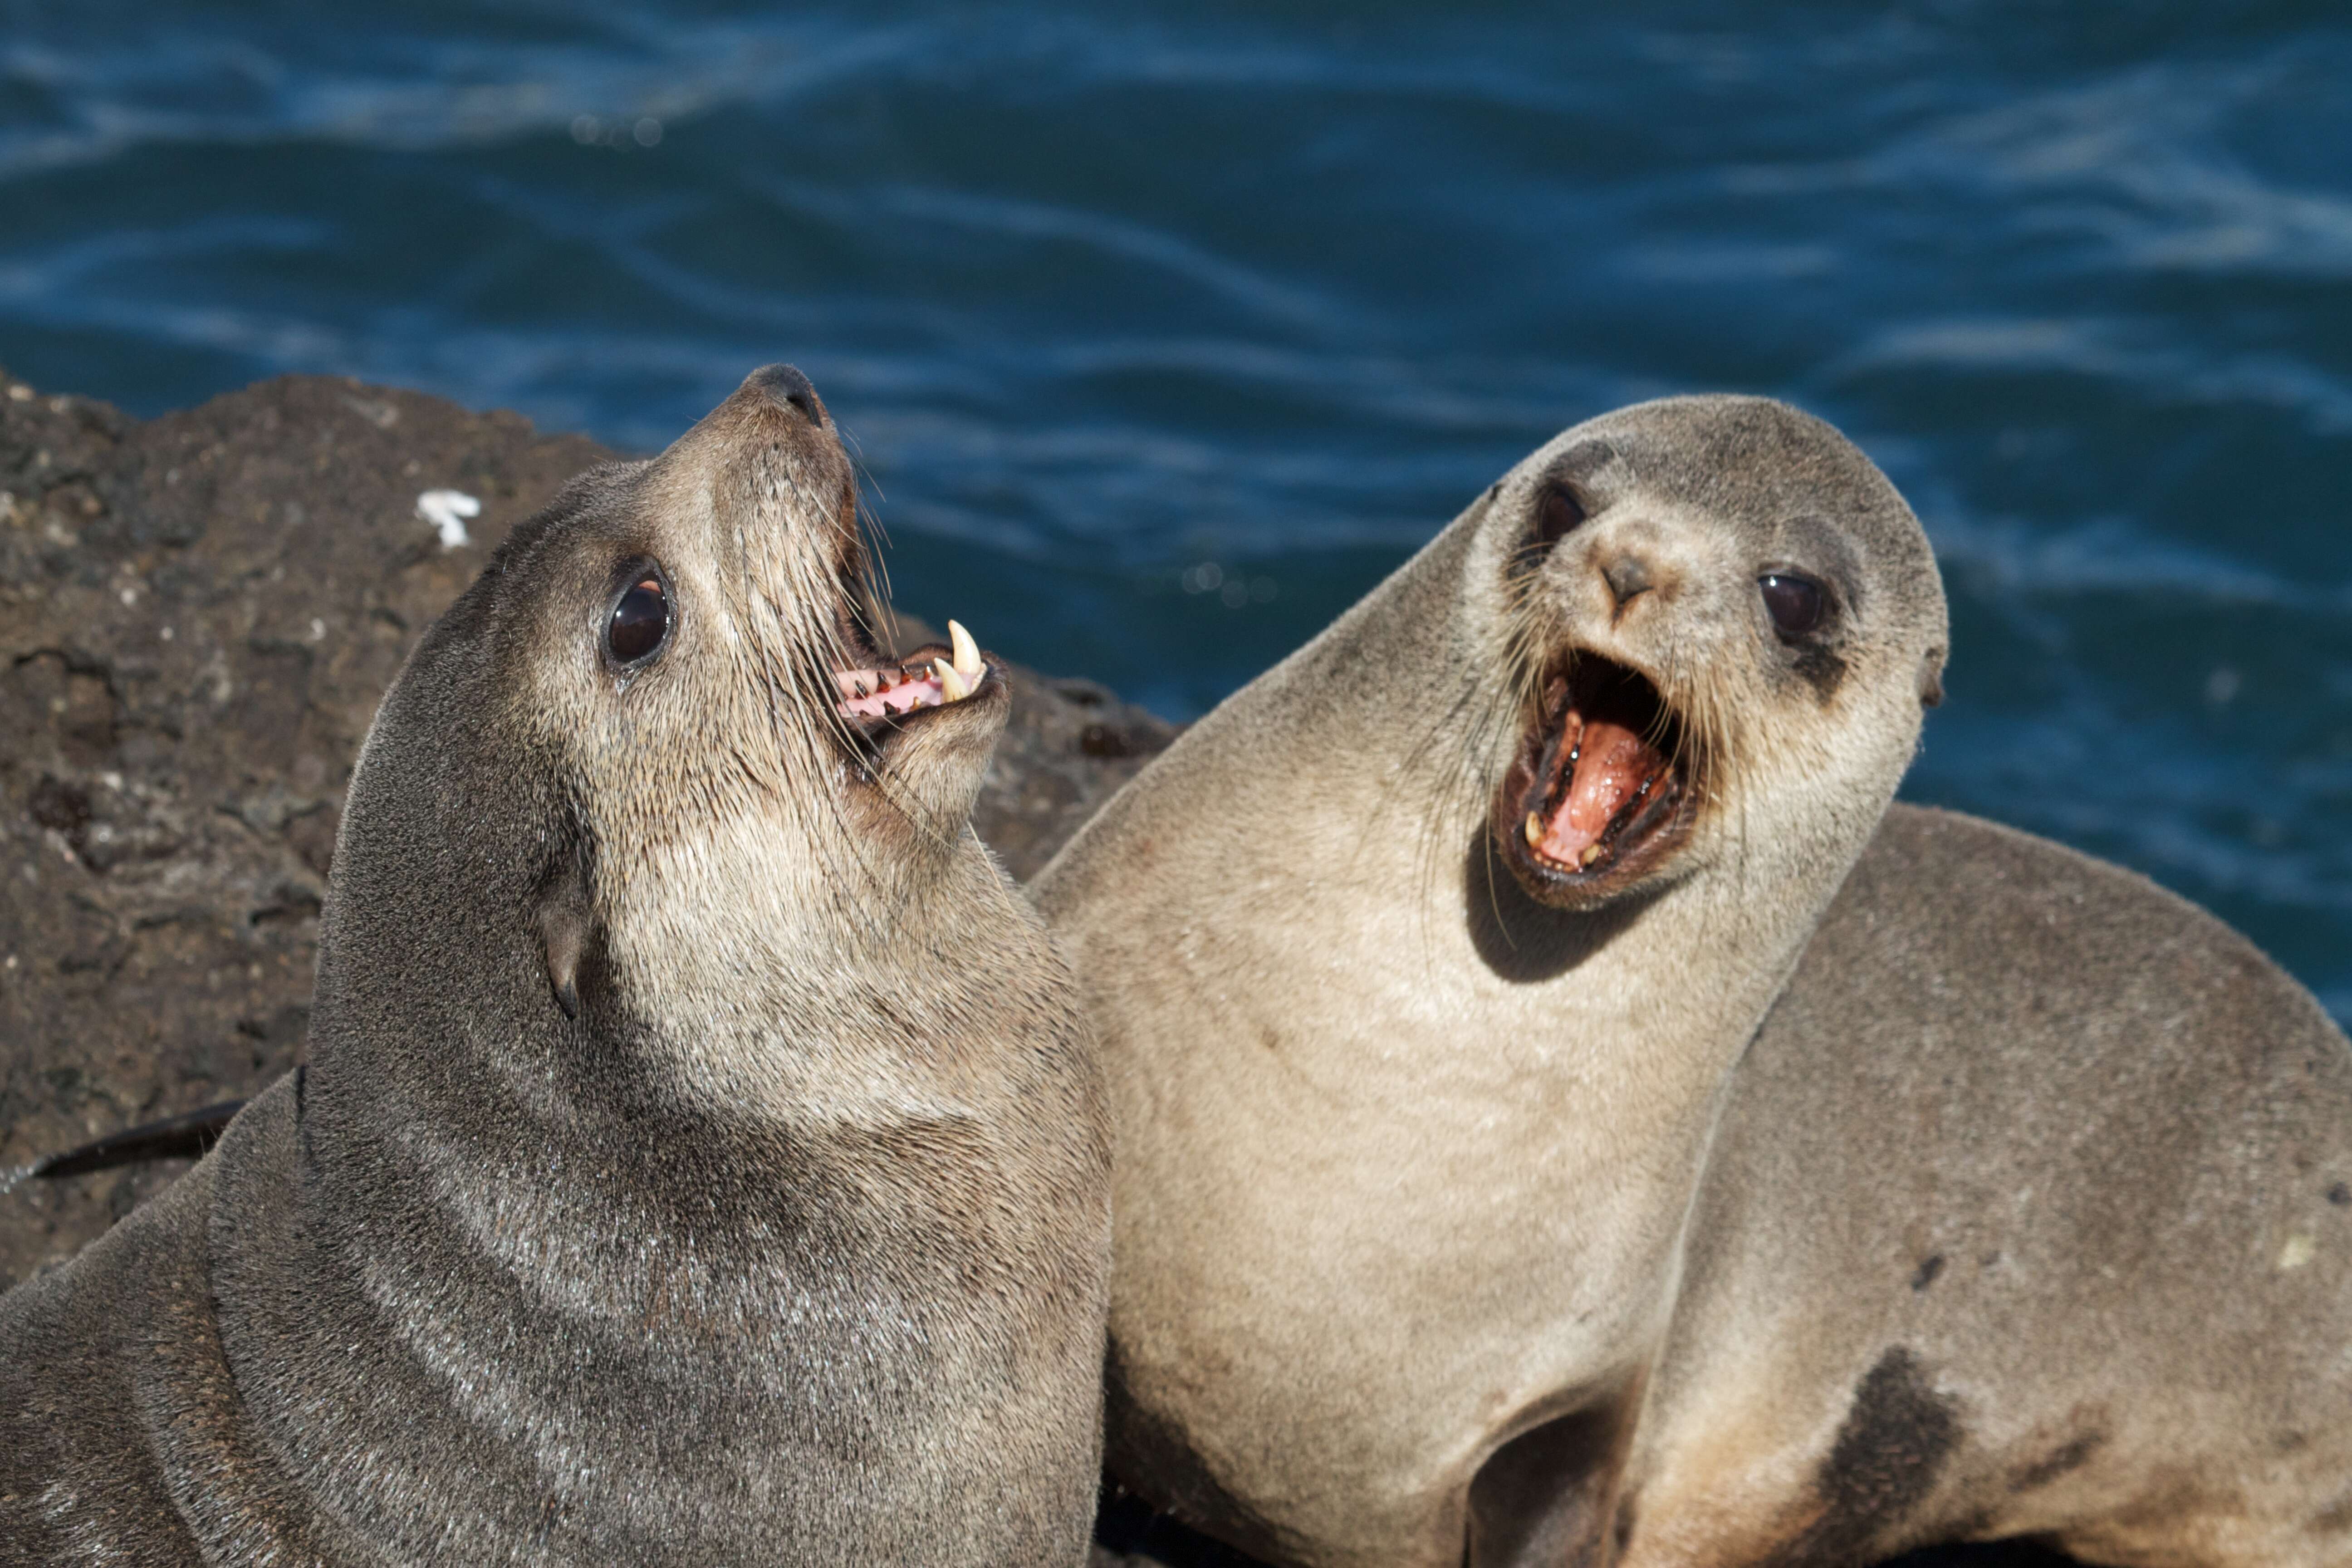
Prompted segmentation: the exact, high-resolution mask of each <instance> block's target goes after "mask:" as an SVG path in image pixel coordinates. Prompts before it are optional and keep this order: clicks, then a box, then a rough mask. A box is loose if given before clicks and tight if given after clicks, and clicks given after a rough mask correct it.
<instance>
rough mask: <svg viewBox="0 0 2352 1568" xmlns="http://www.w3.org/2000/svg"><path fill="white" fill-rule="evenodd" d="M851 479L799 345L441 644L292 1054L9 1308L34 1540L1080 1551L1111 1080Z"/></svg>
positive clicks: (415, 700)
mask: <svg viewBox="0 0 2352 1568" xmlns="http://www.w3.org/2000/svg"><path fill="white" fill-rule="evenodd" d="M855 504H856V484H855V479H854V476H853V472H852V469H851V467H850V465H849V462H848V460H847V458H845V455H844V453H843V451H842V448H841V445H840V442H839V440H838V438H837V436H836V434H835V430H834V427H833V425H832V422H831V420H830V418H829V417H828V416H826V414H825V413H824V407H823V405H822V404H821V403H820V402H819V401H818V400H817V398H816V395H815V394H814V391H813V390H812V389H811V388H810V387H809V384H808V383H807V381H806V379H805V378H804V377H802V376H801V375H800V374H799V373H798V372H796V371H793V370H791V369H790V368H789V367H785V366H777V367H772V368H771V369H770V370H767V371H762V372H760V373H756V374H754V375H753V376H752V377H751V378H750V379H749V380H748V381H747V382H746V383H745V384H744V385H743V387H742V389H741V390H740V392H738V393H737V394H736V395H734V396H732V397H730V399H729V400H728V401H727V402H726V403H725V404H723V405H720V406H719V408H718V409H717V410H716V411H715V412H714V413H712V414H711V415H710V416H709V417H708V418H707V419H705V420H704V421H703V422H702V423H701V424H699V425H698V426H696V427H695V428H694V429H693V430H691V431H689V432H688V434H687V435H686V436H684V437H681V438H680V439H679V441H678V442H677V444H676V445H675V446H673V447H671V448H670V449H669V450H668V451H667V452H666V453H664V454H663V455H662V456H661V457H659V458H655V459H653V460H651V461H649V462H645V463H638V464H629V465H619V466H615V467H612V468H603V469H598V470H594V471H592V472H591V473H589V474H587V475H584V476H583V477H582V478H581V479H578V480H575V481H574V482H573V484H572V486H571V487H569V488H568V489H566V490H565V492H564V493H563V495H562V497H561V498H560V499H559V500H557V501H556V502H555V503H554V504H553V505H552V506H551V508H550V509H549V510H547V511H546V512H544V513H542V514H541V516H539V517H538V518H536V519H534V520H532V521H530V522H526V523H524V524H522V525H520V527H518V529H517V530H516V531H515V533H514V535H513V536H512V537H511V538H510V539H509V541H508V542H507V543H506V545H505V546H504V547H503V548H502V549H501V551H500V552H499V555H498V557H497V559H496V560H495V561H494V562H493V563H492V564H491V565H490V566H489V568H488V570H487V571H486V572H485V573H484V574H483V575H482V577H481V578H480V579H479V580H478V582H477V583H476V584H474V586H473V587H472V588H471V589H470V590H469V591H468V592H467V594H466V595H464V596H463V597H462V598H460V599H459V601H458V602H457V605H456V606H455V607H454V608H452V609H451V611H450V612H449V613H448V615H447V616H445V617H444V618H443V619H442V620H441V621H440V622H439V623H437V624H436V626H435V627H434V628H433V629H432V630H431V631H430V632H429V633H428V634H427V635H426V636H425V638H424V640H423V641H422V643H421V644H420V646H419V647H418V648H417V650H416V652H415V655H414V656H413V657H412V658H411V659H410V660H409V663H408V665H407V666H406V668H405V669H404V672H403V673H402V675H401V677H400V678H399V679H398V680H397V681H396V682H395V683H394V687H393V689H392V690H391V691H390V692H389V693H388V694H387V695H386V697H385V699H384V701H383V707H382V708H381V710H379V713H378V716H377V719H376V721H375V723H374V725H373V728H372V730H371V731H370V733H369V738H368V740H367V742H366V744H365V745H364V747H363V748H362V755H361V759H360V762H359V763H358V767H357V770H356V773H355V775H354V778H353V781H352V788H351V792H350V796H349V805H348V807H347V810H346V814H345V816H344V819H343V826H342V830H341V839H340V841H339V843H338V847H337V851H336V855H335V860H334V868H333V873H332V882H331V893H330V896H329V899H328V902H327V908H326V910H325V913H324V916H323V919H322V926H321V937H320V966H319V978H318V987H317V993H316V1001H315V1005H314V1011H313V1015H312V1021H311V1034H310V1044H309V1051H308V1060H307V1064H306V1066H305V1067H304V1068H302V1069H301V1070H300V1071H299V1072H298V1073H297V1074H296V1075H295V1076H294V1077H293V1078H292V1079H288V1080H283V1081H281V1082H280V1083H279V1084H278V1085H277V1086H275V1087H274V1088H273V1089H270V1090H269V1091H268V1092H267V1093H266V1094H264V1095H263V1096H261V1097H260V1098H259V1099H258V1100H256V1101H255V1102H254V1103H253V1104H252V1105H251V1106H249V1107H248V1108H247V1110H245V1112H244V1113H243V1114H241V1115H240V1116H239V1117H238V1119H237V1120H236V1122H235V1123H234V1124H233V1125H232V1126H231V1127H230V1129H229V1130H228V1131H227V1133H226V1136H225V1137H224V1139H223V1140H222V1142H220V1144H219V1145H218V1146H217V1147H216V1148H215V1150H214V1151H213V1152H212V1153H211V1154H210V1155H209V1156H207V1157H206V1159H205V1161H204V1162H203V1163H200V1164H199V1165H198V1166H197V1167H196V1168H195V1170H194V1172H193V1173H191V1174H190V1175H189V1176H188V1177H187V1178H186V1179H184V1180H183V1181H182V1182H180V1183H179V1184H176V1185H175V1186H173V1188H172V1189H170V1190H169V1191H168V1192H167V1193H166V1194H164V1195H163V1197H162V1198H160V1199H159V1200H158V1201H157V1202H155V1203H154V1204H152V1205H149V1206H148V1207H147V1208H144V1209H142V1210H141V1211H140V1212H138V1213H137V1214H135V1215H132V1216H131V1218H129V1219H127V1220H126V1221H124V1222H123V1223H122V1224H121V1226H117V1227H116V1228H115V1229H114V1230H113V1231H112V1232H110V1234H109V1235H108V1236H106V1237H104V1238H103V1239H102V1240H101V1241H100V1242H99V1243H98V1244H96V1245H95V1246H93V1247H91V1248H90V1249H89V1250H88V1251H87V1252H85V1253H84V1254H82V1255H81V1256H80V1257H79V1258H77V1259H76V1260H75V1261H74V1262H73V1263H71V1264H70V1265H68V1267H66V1268H63V1269H60V1270H58V1272H56V1273H54V1274H52V1275H49V1276H47V1277H44V1278H42V1279H37V1280H35V1281H32V1282H31V1283H29V1284H27V1285H26V1286H24V1287H22V1288H20V1289H17V1290H16V1291H15V1292H13V1293H11V1294H10V1295H9V1296H7V1297H6V1298H5V1300H0V1539H5V1541H6V1542H8V1544H9V1548H10V1550H11V1552H15V1553H17V1554H19V1555H17V1556H14V1557H12V1558H11V1561H26V1560H29V1561H33V1562H48V1561H57V1562H84V1561H90V1562H96V1561H126V1562H138V1563H196V1562H205V1563H255V1562H289V1563H293V1562H299V1563H312V1562H318V1563H372V1564H373V1563H453V1562H463V1563H575V1562H604V1563H845V1562H887V1563H960V1564H983V1563H988V1564H993V1563H1039V1564H1045V1563H1061V1564H1072V1563H1079V1562H1082V1561H1083V1560H1084V1559H1085V1556H1086V1552H1087V1531H1088V1524H1089V1521H1090V1520H1091V1517H1092V1513H1093V1500H1094V1494H1095V1483H1096V1478H1097V1473H1098V1452H1099V1444H1098V1437H1097V1421H1098V1407H1099V1399H1100V1395H1099V1387H1100V1367H1101V1344H1102V1341H1101V1332H1102V1311H1103V1306H1104V1294H1105V1273H1106V1269H1107V1267H1108V1212H1107V1205H1106V1198H1107V1194H1108V1172H1107V1169H1106V1161H1107V1152H1108V1134H1107V1108H1106V1106H1105V1104H1104V1102H1103V1099H1102V1094H1101V1089H1100V1087H1099V1083H1098V1079H1097V1072H1096V1068H1095V1067H1094V1064H1093V1062H1092V1059H1091V1055H1090V1051H1089V1049H1088V1047H1087V1039H1086V1037H1085V1032H1084V1026H1083V1025H1082V1022H1081V1020H1080V1018H1079V1016H1078V1015H1077V1013H1076V1010H1075V1006H1074V996H1073V994H1072V993H1071V991H1070V988H1069V984H1068V981H1067V977H1066V973H1064V971H1063V970H1062V968H1061V966H1060V964H1059V963H1058V962H1057V961H1056V959H1055V956H1054V954H1053V952H1052V950H1051V948H1050V947H1049V945H1048V943H1047V941H1046V939H1045V933H1044V931H1043V930H1042V928H1041V927H1040V925H1039V923H1038V921H1036V919H1035V917H1034V915H1033V914H1031V913H1030V912H1028V911H1027V910H1026V909H1025V907H1024V904H1023V903H1022V901H1021V900H1020V899H1019V898H1018V897H1017V895H1016V894H1015V893H1014V892H1013V889H1012V888H1011V887H1010V885H1009V883H1008V882H1007V881H1006V879H1005V878H1004V877H1003V874H1002V872H1001V870H1000V869H999V868H997V866H996V865H995V864H994V862H993V861H992V858H990V856H989V855H988V853H987V852H986V851H985V850H984V849H983V848H982V847H981V846H980V845H979V843H978V842H977V840H976V839H974V838H973V837H972V836H971V831H970V828H969V826H968V824H967V822H966V814H967V812H968V811H969V808H970V806H971V800H972V796H973V794H974V792H975V791H976V790H977V788H978V786H979V784H980V780H981V775H982V769H983V767H984V766H985V764H986V762H987V759H988V755H989V752H990V750H991V748H992V745H993V743H994V741H995V737H996V735H997V733H998V731H1000V730H1001V729H1002V727H1003V721H1004V716H1005V708H1006V703H1007V700H1008V699H1007V696H1006V692H1005V690H1004V686H1003V679H1001V677H1000V676H999V675H998V674H997V672H996V671H995V670H993V669H992V668H989V667H988V665H987V662H986V661H985V660H983V659H982V658H980V656H979V654H978V651H977V649H976V648H974V647H972V646H971V643H970V640H969V638H968V637H964V636H963V635H962V634H961V628H958V629H957V630H958V635H957V637H956V641H955V645H954V647H952V648H940V649H937V650H935V651H936V656H937V657H936V660H935V661H933V662H929V664H928V666H927V667H923V668H916V669H914V670H908V669H905V668H896V667H891V668H877V667H879V666H881V665H882V663H883V661H882V660H881V659H880V658H878V657H877V654H876V652H875V650H874V647H873V644H872V643H871V641H870V640H869V638H868V636H867V633H866V629H865V627H864V626H863V625H862V624H861V618H860V615H859V612H858V609H857V606H858V605H859V604H860V603H861V602H862V599H861V595H860V594H859V592H858V590H857V583H858V581H859V578H860V576H861V574H862V570H863V557H862V554H861V552H860V549H859V545H858V542H857V535H856V524H855Z"/></svg>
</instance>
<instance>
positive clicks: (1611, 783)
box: [1536, 719, 1660, 866]
mask: <svg viewBox="0 0 2352 1568" xmlns="http://www.w3.org/2000/svg"><path fill="white" fill-rule="evenodd" d="M1659 761H1660V759H1659V756H1658V753H1657V752H1654V751H1652V750H1651V749H1650V748H1649V747H1648V746H1646V745H1644V744H1643V743H1642V737H1641V736H1639V735H1637V734H1635V733H1634V732H1633V731H1631V730H1628V729H1626V728H1625V727H1624V726H1623V725H1622V724H1612V723H1610V722H1609V721H1607V720H1605V719H1599V720H1594V721H1591V722H1590V723H1588V724H1586V725H1585V726H1584V737H1583V741H1582V743H1581V745H1580V747H1579V750H1578V754H1577V759H1576V775H1575V777H1573V778H1571V779H1570V780H1569V783H1568V795H1567V796H1566V797H1565V798H1564V799H1562V800H1561V801H1560V803H1559V810H1558V811H1556V812H1554V813H1553V814H1552V818H1551V820H1550V821H1549V822H1548V823H1546V824H1545V825H1544V833H1543V838H1542V841H1541V842H1539V843H1538V844H1537V846H1536V848H1537V849H1538V851H1540V852H1541V853H1542V855H1543V857H1544V858H1546V859H1548V860H1551V861H1554V862H1557V863H1558V864H1559V865H1563V866H1575V865H1580V864H1581V863H1582V861H1583V858H1584V852H1585V850H1586V849H1587V848H1589V847H1591V845H1592V842H1593V841H1594V840H1595V839H1597V838H1599V837H1601V829H1602V828H1604V827H1607V826H1609V819H1610V818H1611V817H1612V816H1616V815H1617V813H1618V810H1619V809H1620V808H1621V807H1622V806H1623V805H1624V804H1625V803H1626V802H1627V801H1628V800H1631V799H1632V798H1633V792H1634V791H1635V790H1637V789H1639V788H1641V787H1642V781H1643V779H1646V778H1648V777H1649V776H1650V775H1651V774H1652V773H1655V772H1656V771H1657V767H1658V763H1659Z"/></svg>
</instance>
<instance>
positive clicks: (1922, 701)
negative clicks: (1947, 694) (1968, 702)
mask: <svg viewBox="0 0 2352 1568" xmlns="http://www.w3.org/2000/svg"><path fill="white" fill-rule="evenodd" d="M1943 705H1944V650H1943V649H1942V648H1941V647H1931V648H1929V649H1928V650H1927V658H1926V659H1925V660H1923V661H1922V662H1921V664H1920V666H1919V706H1920V707H1922V708H1940V707H1942V706H1943Z"/></svg>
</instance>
